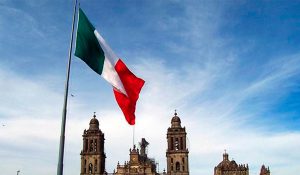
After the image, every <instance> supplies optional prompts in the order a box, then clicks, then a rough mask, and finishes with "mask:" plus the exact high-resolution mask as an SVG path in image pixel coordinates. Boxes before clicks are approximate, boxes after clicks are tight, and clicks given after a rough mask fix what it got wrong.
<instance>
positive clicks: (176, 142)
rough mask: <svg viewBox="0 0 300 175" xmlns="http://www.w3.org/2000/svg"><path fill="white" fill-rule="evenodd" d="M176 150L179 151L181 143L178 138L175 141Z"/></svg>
mask: <svg viewBox="0 0 300 175" xmlns="http://www.w3.org/2000/svg"><path fill="white" fill-rule="evenodd" d="M175 150H176V151H178V150H179V143H178V138H176V139H175Z"/></svg>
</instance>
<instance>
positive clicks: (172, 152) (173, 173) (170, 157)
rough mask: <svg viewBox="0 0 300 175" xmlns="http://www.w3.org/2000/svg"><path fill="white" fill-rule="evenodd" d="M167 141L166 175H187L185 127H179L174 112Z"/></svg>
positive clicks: (177, 118) (178, 121)
mask: <svg viewBox="0 0 300 175" xmlns="http://www.w3.org/2000/svg"><path fill="white" fill-rule="evenodd" d="M167 140H168V149H167V152H166V157H167V175H177V174H178V175H189V159H188V154H189V151H188V149H187V147H186V131H185V127H181V121H180V118H179V117H178V116H177V113H176V111H175V114H174V117H173V118H172V120H171V127H169V128H168V132H167Z"/></svg>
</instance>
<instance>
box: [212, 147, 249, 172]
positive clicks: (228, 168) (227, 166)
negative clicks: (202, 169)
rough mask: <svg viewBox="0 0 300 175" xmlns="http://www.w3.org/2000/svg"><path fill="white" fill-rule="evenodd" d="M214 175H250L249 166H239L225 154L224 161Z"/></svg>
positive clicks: (217, 167)
mask: <svg viewBox="0 0 300 175" xmlns="http://www.w3.org/2000/svg"><path fill="white" fill-rule="evenodd" d="M214 175H249V168H248V164H247V165H245V164H239V165H238V164H237V163H236V162H235V161H234V160H231V161H230V160H229V158H228V154H227V153H226V152H225V153H224V154H223V161H222V162H220V163H219V164H218V166H216V167H215V170H214Z"/></svg>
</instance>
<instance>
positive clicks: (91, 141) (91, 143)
mask: <svg viewBox="0 0 300 175" xmlns="http://www.w3.org/2000/svg"><path fill="white" fill-rule="evenodd" d="M93 146H94V145H93V140H90V152H92V151H93Z"/></svg>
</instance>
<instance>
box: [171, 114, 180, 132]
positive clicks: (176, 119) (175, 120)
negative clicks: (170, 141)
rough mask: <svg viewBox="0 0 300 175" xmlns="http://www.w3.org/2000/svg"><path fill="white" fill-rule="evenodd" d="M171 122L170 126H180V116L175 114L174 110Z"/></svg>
mask: <svg viewBox="0 0 300 175" xmlns="http://www.w3.org/2000/svg"><path fill="white" fill-rule="evenodd" d="M171 124H172V127H173V128H174V127H175V128H177V127H181V120H180V118H179V117H178V116H177V112H176V111H175V114H174V117H173V118H172V120H171Z"/></svg>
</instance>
